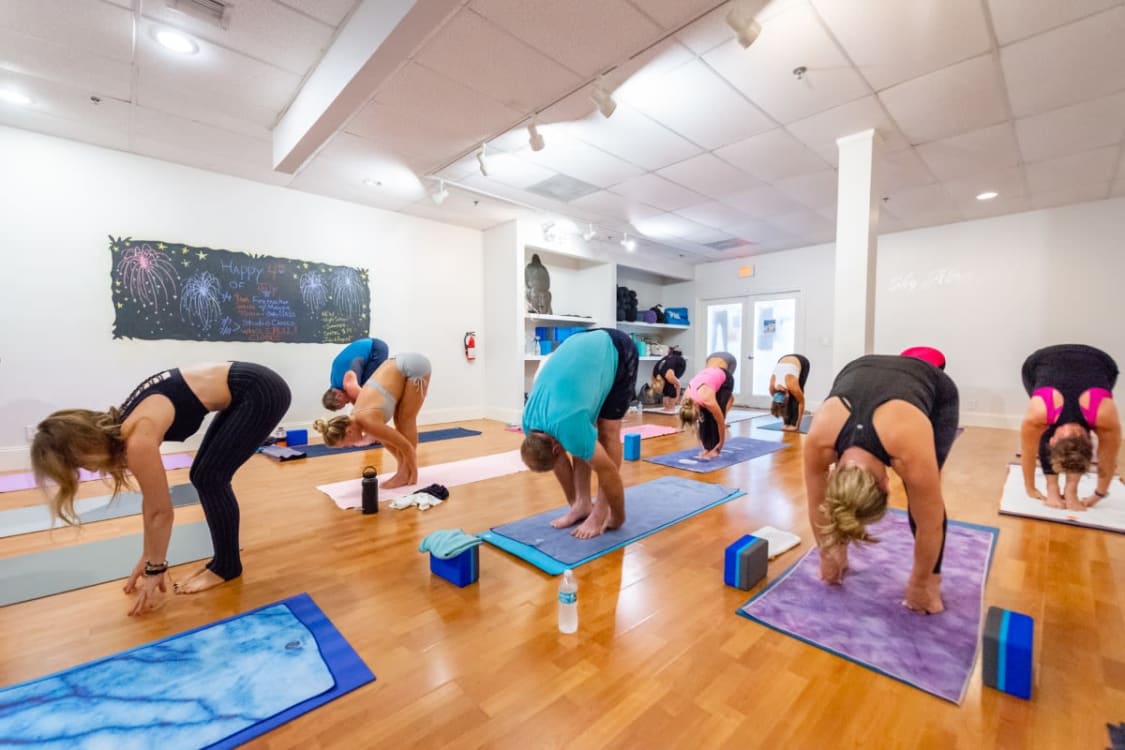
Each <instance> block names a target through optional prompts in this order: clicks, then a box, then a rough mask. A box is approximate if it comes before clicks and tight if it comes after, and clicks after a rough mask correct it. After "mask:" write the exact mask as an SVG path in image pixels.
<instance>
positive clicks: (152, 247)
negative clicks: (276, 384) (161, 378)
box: [109, 236, 371, 344]
mask: <svg viewBox="0 0 1125 750" xmlns="http://www.w3.org/2000/svg"><path fill="white" fill-rule="evenodd" d="M109 251H110V254H111V255H112V258H113V265H112V267H111V271H110V281H111V284H112V288H113V308H114V313H115V318H114V323H113V337H114V338H118V339H120V338H131V339H179V340H185V341H278V342H289V343H339V344H342V343H347V342H349V341H353V340H355V339H359V338H363V337H365V336H367V335H368V332H369V330H370V322H371V293H370V290H369V287H368V285H367V269H364V268H351V267H349V266H331V265H327V264H325V263H309V262H306V261H301V260H293V259H292V258H276V257H274V256H272V255H251V254H249V253H240V252H234V251H231V250H215V249H212V248H209V247H193V246H191V245H181V244H177V243H171V242H160V241H157V240H134V239H133V238H132V237H124V238H122V237H116V238H115V237H112V236H111V237H110V238H109Z"/></svg>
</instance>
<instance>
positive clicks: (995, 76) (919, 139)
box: [879, 55, 1008, 143]
mask: <svg viewBox="0 0 1125 750" xmlns="http://www.w3.org/2000/svg"><path fill="white" fill-rule="evenodd" d="M879 98H880V99H881V100H882V102H883V104H884V105H885V106H886V108H887V111H888V112H890V113H891V117H893V118H894V120H895V122H896V123H898V126H899V128H901V129H902V132H903V133H905V134H906V136H907V138H909V139H910V141H911V142H912V143H925V142H926V141H934V140H937V139H939V138H946V137H948V136H951V135H957V134H958V133H965V132H968V131H970V130H976V129H978V128H983V127H985V126H987V125H995V124H996V123H998V122H1003V121H1004V120H1006V119H1007V118H1008V111H1007V108H1006V107H1005V106H1004V88H1003V85H1002V84H1001V80H1000V71H999V69H998V68H997V66H996V62H995V60H994V59H993V57H992V55H982V56H981V57H974V58H973V59H971V60H965V61H964V62H960V63H957V64H956V65H951V66H949V67H948V68H943V69H942V70H939V71H937V72H934V73H930V74H928V75H925V76H922V77H921V78H915V79H913V80H911V81H907V82H906V83H902V84H899V85H898V86H894V87H892V88H889V89H887V90H886V91H883V92H882V93H880V94H879Z"/></svg>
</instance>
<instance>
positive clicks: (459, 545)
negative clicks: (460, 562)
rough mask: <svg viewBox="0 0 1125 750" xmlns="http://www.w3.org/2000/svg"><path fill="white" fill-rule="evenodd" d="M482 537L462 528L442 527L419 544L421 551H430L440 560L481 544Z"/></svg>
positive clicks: (455, 555) (447, 558)
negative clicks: (467, 532) (468, 532)
mask: <svg viewBox="0 0 1125 750" xmlns="http://www.w3.org/2000/svg"><path fill="white" fill-rule="evenodd" d="M481 542H482V540H481V539H480V537H477V536H474V535H473V534H466V533H465V532H464V531H462V530H461V529H442V530H441V531H435V532H433V533H431V534H429V535H427V536H426V538H425V539H423V540H422V543H421V544H419V545H418V551H419V552H429V553H430V554H431V555H433V556H434V557H436V558H438V559H440V560H449V559H451V558H454V557H457V555H460V554H461V553H462V552H465V551H467V550H470V549H472V548H473V547H476V546H477V545H478V544H481Z"/></svg>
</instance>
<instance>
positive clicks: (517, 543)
mask: <svg viewBox="0 0 1125 750" xmlns="http://www.w3.org/2000/svg"><path fill="white" fill-rule="evenodd" d="M744 494H746V493H745V492H743V491H742V490H739V489H732V488H730V487H723V486H721V485H718V484H707V483H704V482H696V481H695V480H692V479H685V478H683V477H661V478H660V479H654V480H652V481H651V482H644V483H643V484H636V485H633V486H632V487H626V488H625V525H624V526H622V527H621V528H619V529H613V530H612V531H607V532H605V533H604V534H601V535H599V536H596V537H594V538H593V539H575V538H574V537H573V536H571V532H572V531H573V530H574V528H573V527H571V528H566V529H554V528H551V521H552V520H553V519H555V518H557V517H558V516H561V515H562V514H564V513H566V511H567V508H566V507H565V506H563V507H561V508H552V509H551V510H548V511H544V512H542V513H537V514H535V515H534V516H529V517H528V518H524V519H522V520H520V521H514V522H513V523H508V524H504V525H503V526H495V527H493V528H492V529H490V530H489V531H485V532H484V533H482V534H480V535H479V536H480V538H481V539H483V540H484V541H486V542H488V543H489V544H491V545H493V546H494V547H498V548H499V549H502V550H504V551H505V552H507V553H509V554H511V555H514V556H516V557H518V558H520V559H521V560H525V561H527V562H529V563H531V564H532V565H534V566H535V567H537V568H539V569H540V570H542V571H544V572H545V573H550V574H551V575H559V574H560V573H562V572H563V571H564V570H566V569H567V568H576V567H578V566H579V565H584V564H586V563H588V562H590V561H591V560H596V559H597V558H599V557H601V556H602V555H606V554H609V553H610V552H613V551H614V550H617V549H620V548H622V547H624V546H626V545H628V544H632V543H633V542H635V541H637V540H638V539H644V538H645V537H646V536H649V535H651V534H655V533H656V532H658V531H660V530H662V529H666V528H668V527H669V526H671V525H673V524H676V523H679V522H680V521H683V520H684V519H685V518H691V517H692V516H694V515H696V514H698V513H702V512H703V511H705V510H707V509H708V508H714V507H715V506H716V505H721V504H723V503H726V502H729V501H731V500H734V499H735V498H736V497H740V496H742V495H744Z"/></svg>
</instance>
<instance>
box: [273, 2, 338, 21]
mask: <svg viewBox="0 0 1125 750" xmlns="http://www.w3.org/2000/svg"><path fill="white" fill-rule="evenodd" d="M275 2H278V3H280V4H282V5H288V6H289V7H290V8H295V9H296V10H299V11H301V12H302V13H305V14H307V15H310V16H312V17H313V18H315V19H317V20H318V21H322V22H324V23H326V24H328V25H329V26H332V27H336V26H339V25H340V24H341V23H343V22H344V19H345V18H347V16H348V14H349V13H351V12H352V10H353V9H354V8H355V6H356V5H357V4H358V3H359V0H275Z"/></svg>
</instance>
